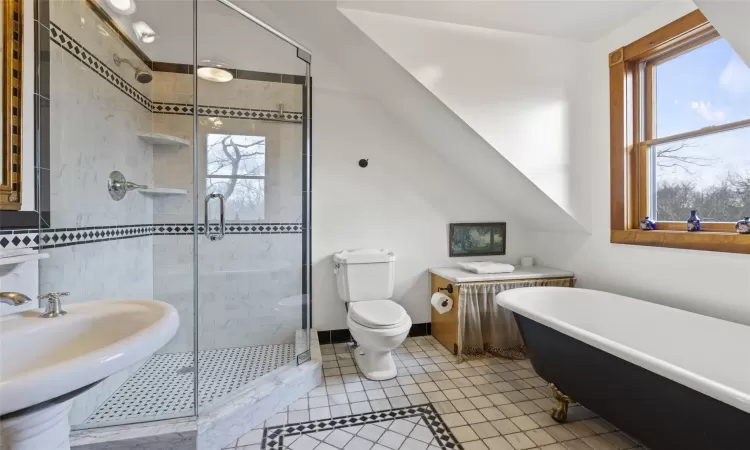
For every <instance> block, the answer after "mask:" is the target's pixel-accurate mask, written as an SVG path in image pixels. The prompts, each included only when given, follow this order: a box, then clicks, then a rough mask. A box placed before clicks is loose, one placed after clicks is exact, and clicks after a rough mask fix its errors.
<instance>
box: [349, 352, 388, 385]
mask: <svg viewBox="0 0 750 450" xmlns="http://www.w3.org/2000/svg"><path fill="white" fill-rule="evenodd" d="M354 361H355V362H356V363H357V367H359V370H361V371H362V373H363V374H364V376H365V377H366V378H367V379H368V380H373V381H383V380H390V379H391V378H396V372H397V370H396V363H395V362H393V356H392V355H391V352H390V350H388V351H380V352H379V351H375V350H372V349H367V348H364V347H357V348H356V349H354Z"/></svg>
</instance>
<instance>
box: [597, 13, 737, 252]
mask: <svg viewBox="0 0 750 450" xmlns="http://www.w3.org/2000/svg"><path fill="white" fill-rule="evenodd" d="M717 38H719V35H718V33H717V32H716V30H715V29H714V28H713V27H712V26H711V24H710V23H709V22H708V19H706V17H705V16H704V15H703V13H701V12H700V11H698V10H696V11H694V12H692V13H690V14H688V15H686V16H684V17H682V18H680V19H677V20H676V21H674V22H672V23H670V24H668V25H666V26H664V27H662V28H660V29H658V30H656V31H654V32H653V33H651V34H649V35H647V36H645V37H643V38H641V39H639V40H637V41H635V42H633V43H632V44H629V45H627V46H625V47H622V48H619V49H617V50H615V51H614V52H612V53H610V54H609V85H610V87H609V96H610V229H611V230H610V231H611V232H610V242H612V243H615V244H630V245H646V246H654V247H670V248H685V249H692V250H706V251H719V252H730V253H749V254H750V235H741V234H737V233H736V232H735V230H734V223H711V222H704V223H702V224H701V229H702V231H700V232H688V231H686V224H685V223H680V222H661V223H657V227H656V230H651V231H643V230H641V229H640V226H639V222H640V220H641V219H642V218H643V217H644V216H646V215H649V214H648V211H649V192H648V183H649V177H650V176H651V175H650V173H649V171H650V164H649V158H648V148H649V146H651V145H654V144H658V143H664V142H672V141H675V140H679V139H685V138H689V137H696V136H703V135H707V134H710V133H717V132H722V131H728V130H731V129H737V128H740V127H744V126H748V125H750V120H745V121H741V122H735V123H731V124H727V125H719V126H714V127H709V128H703V129H700V130H693V131H690V132H687V133H681V134H678V135H673V136H668V137H660V138H654V125H655V124H654V118H653V117H651V114H652V112H653V107H652V102H653V100H654V90H653V74H654V70H655V66H656V64H657V63H659V62H663V61H664V60H666V59H669V58H674V57H676V56H679V55H681V54H684V53H686V52H688V51H690V50H692V49H694V48H696V47H698V46H700V45H704V44H706V43H707V42H710V41H712V40H714V39H717ZM641 102H645V105H644V108H641ZM642 110H643V111H644V114H641V111H642Z"/></svg>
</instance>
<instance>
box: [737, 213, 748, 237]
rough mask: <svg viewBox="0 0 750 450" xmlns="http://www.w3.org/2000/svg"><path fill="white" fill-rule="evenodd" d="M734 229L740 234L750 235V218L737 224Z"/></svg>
mask: <svg viewBox="0 0 750 450" xmlns="http://www.w3.org/2000/svg"><path fill="white" fill-rule="evenodd" d="M734 229H735V230H737V232H738V233H740V234H750V217H745V218H744V219H743V220H740V221H739V222H737V225H735V227H734Z"/></svg>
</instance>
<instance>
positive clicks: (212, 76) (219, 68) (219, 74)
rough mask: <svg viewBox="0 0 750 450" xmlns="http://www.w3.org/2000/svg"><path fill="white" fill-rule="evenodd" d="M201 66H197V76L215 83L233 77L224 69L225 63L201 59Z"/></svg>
mask: <svg viewBox="0 0 750 450" xmlns="http://www.w3.org/2000/svg"><path fill="white" fill-rule="evenodd" d="M201 65H202V66H203V67H199V68H198V78H202V79H204V80H206V81H213V82H216V83H226V82H228V81H232V79H234V75H232V73H231V72H229V71H228V70H226V69H224V67H225V65H224V64H222V63H218V62H215V61H201Z"/></svg>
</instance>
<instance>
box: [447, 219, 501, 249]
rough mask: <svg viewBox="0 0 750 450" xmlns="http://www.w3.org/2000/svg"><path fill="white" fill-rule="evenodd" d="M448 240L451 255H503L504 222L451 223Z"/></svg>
mask: <svg viewBox="0 0 750 450" xmlns="http://www.w3.org/2000/svg"><path fill="white" fill-rule="evenodd" d="M449 240H450V242H449V243H448V249H449V254H450V256H451V257H453V256H487V255H504V254H505V222H494V223H452V224H451V226H450V236H449Z"/></svg>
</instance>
